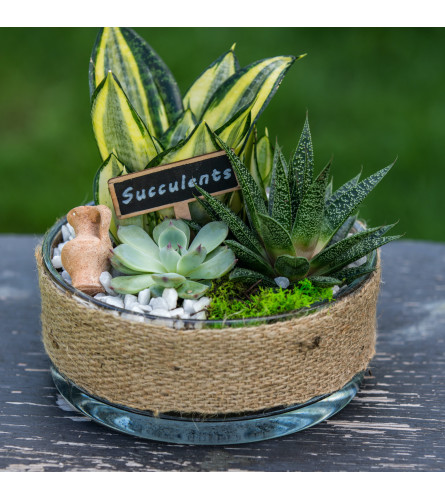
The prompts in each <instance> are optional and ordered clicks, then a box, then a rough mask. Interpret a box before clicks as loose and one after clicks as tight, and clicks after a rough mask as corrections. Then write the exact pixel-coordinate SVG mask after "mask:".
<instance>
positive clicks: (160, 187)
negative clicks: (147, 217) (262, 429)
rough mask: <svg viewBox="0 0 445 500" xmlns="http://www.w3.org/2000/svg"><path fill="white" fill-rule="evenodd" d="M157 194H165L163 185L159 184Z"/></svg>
mask: <svg viewBox="0 0 445 500" xmlns="http://www.w3.org/2000/svg"><path fill="white" fill-rule="evenodd" d="M158 193H159V194H165V184H161V185H160V186H159V189H158Z"/></svg>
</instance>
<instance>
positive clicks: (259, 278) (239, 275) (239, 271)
mask: <svg viewBox="0 0 445 500" xmlns="http://www.w3.org/2000/svg"><path fill="white" fill-rule="evenodd" d="M229 279H231V280H233V281H242V282H243V283H245V284H246V285H253V284H255V283H258V285H260V286H270V287H276V286H277V284H276V283H275V281H274V280H272V279H270V278H268V277H267V276H265V275H264V274H261V273H257V272H256V271H252V270H250V269H243V268H242V267H235V269H234V270H233V271H232V272H231V273H230V275H229Z"/></svg>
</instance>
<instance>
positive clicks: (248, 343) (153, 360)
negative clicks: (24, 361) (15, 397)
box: [36, 247, 380, 415]
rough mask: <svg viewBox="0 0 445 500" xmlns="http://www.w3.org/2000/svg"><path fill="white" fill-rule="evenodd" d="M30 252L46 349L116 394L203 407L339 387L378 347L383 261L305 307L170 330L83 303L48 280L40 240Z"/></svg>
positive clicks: (207, 411) (132, 403)
mask: <svg viewBox="0 0 445 500" xmlns="http://www.w3.org/2000/svg"><path fill="white" fill-rule="evenodd" d="M36 259H37V267H38V271H39V281H40V290H41V295H42V334H43V342H44V345H45V349H46V352H47V353H48V355H49V357H50V358H51V361H52V362H53V363H54V365H55V366H56V367H57V368H58V370H59V371H60V372H61V373H62V374H63V375H65V376H66V377H67V378H69V379H70V380H72V381H73V382H74V383H75V384H76V385H78V386H79V387H81V388H83V389H84V390H85V391H87V392H88V393H90V394H92V395H95V396H98V397H100V398H103V399H106V400H108V401H109V402H111V403H114V404H120V405H125V406H129V407H132V408H135V409H139V410H151V411H153V412H155V413H159V412H169V411H178V412H183V413H200V414H203V415H213V414H221V413H238V412H247V411H260V410H263V409H267V408H273V407H278V406H289V405H292V404H296V403H301V402H305V401H307V400H309V399H311V398H313V397H315V396H319V395H322V394H327V393H331V392H334V391H336V390H338V389H340V388H341V387H343V386H344V385H345V384H346V383H347V382H348V381H349V380H350V379H351V378H352V377H353V376H354V375H355V374H356V373H358V372H360V371H362V370H365V369H366V367H367V366H368V363H369V361H370V360H371V359H372V357H373V355H374V353H375V350H374V348H375V340H376V303H377V295H378V291H379V285H380V266H379V267H378V271H375V272H373V273H372V275H371V276H370V277H369V278H368V279H367V280H366V281H365V282H364V283H363V284H362V286H361V287H360V288H359V289H357V290H356V291H355V292H353V293H351V294H350V295H348V296H346V297H343V298H341V299H339V300H338V301H336V302H333V303H331V304H330V305H328V306H325V307H323V308H321V309H319V310H318V311H316V312H314V313H312V314H308V315H305V316H300V317H296V318H293V319H291V320H287V321H281V322H276V323H273V324H262V325H259V326H245V327H242V328H229V327H227V328H223V329H199V330H176V329H173V328H168V327H166V326H159V324H156V325H154V324H153V323H152V322H151V323H148V322H144V323H138V322H134V321H132V320H129V319H124V318H122V317H120V316H119V315H117V314H116V313H113V312H111V311H109V310H106V309H104V308H93V307H88V306H87V305H85V304H83V303H81V302H80V301H79V300H78V299H76V298H75V297H74V296H73V295H72V294H71V293H70V292H69V291H67V290H62V289H61V288H60V287H58V286H57V285H56V284H55V283H54V281H53V279H52V278H51V276H50V274H49V273H48V271H47V270H46V268H45V267H44V265H43V263H42V256H41V248H40V247H39V248H37V250H36Z"/></svg>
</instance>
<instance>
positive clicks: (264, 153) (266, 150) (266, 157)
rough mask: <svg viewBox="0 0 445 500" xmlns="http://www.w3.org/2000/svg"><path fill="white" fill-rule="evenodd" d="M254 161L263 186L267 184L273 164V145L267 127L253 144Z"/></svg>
mask: <svg viewBox="0 0 445 500" xmlns="http://www.w3.org/2000/svg"><path fill="white" fill-rule="evenodd" d="M255 153H256V162H257V165H258V172H259V174H260V176H261V179H262V181H263V183H264V185H265V186H268V185H269V181H270V174H271V172H272V164H273V147H272V144H271V142H270V139H269V131H268V130H267V128H266V129H265V131H264V135H263V136H262V137H261V138H260V139H259V140H258V142H257V144H256V146H255Z"/></svg>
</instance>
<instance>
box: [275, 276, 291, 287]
mask: <svg viewBox="0 0 445 500" xmlns="http://www.w3.org/2000/svg"><path fill="white" fill-rule="evenodd" d="M274 281H275V283H276V284H277V285H278V286H279V287H280V288H287V287H288V286H289V284H290V281H289V280H288V279H287V278H286V277H285V276H280V277H279V278H275V279H274Z"/></svg>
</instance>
